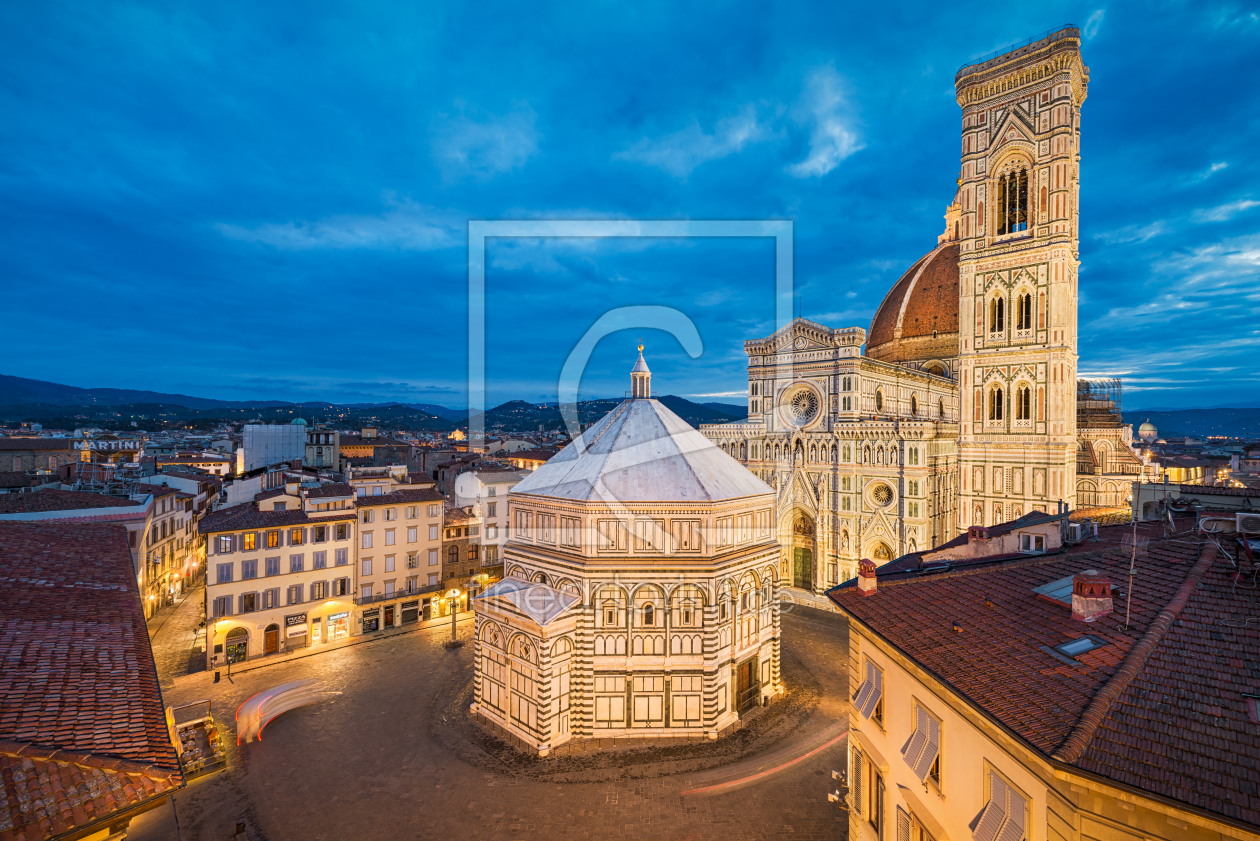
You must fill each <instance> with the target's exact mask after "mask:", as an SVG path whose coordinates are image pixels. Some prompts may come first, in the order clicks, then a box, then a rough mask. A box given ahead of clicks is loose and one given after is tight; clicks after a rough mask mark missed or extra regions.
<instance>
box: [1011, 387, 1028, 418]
mask: <svg viewBox="0 0 1260 841" xmlns="http://www.w3.org/2000/svg"><path fill="white" fill-rule="evenodd" d="M1015 420H1020V421H1026V420H1032V389H1031V388H1029V387H1028V386H1024V387H1023V388H1020V389H1019V390H1017V391H1016V392H1015Z"/></svg>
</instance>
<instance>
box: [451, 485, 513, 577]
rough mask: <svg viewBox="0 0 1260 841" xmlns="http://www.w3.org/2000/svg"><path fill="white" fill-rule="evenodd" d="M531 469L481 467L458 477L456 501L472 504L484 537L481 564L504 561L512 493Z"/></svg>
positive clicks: (461, 503)
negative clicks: (509, 500)
mask: <svg viewBox="0 0 1260 841" xmlns="http://www.w3.org/2000/svg"><path fill="white" fill-rule="evenodd" d="M528 475H529V473H528V471H523V470H521V471H518V470H506V469H504V468H502V467H499V466H494V467H478V468H474V469H472V470H469V471H467V472H465V473H461V474H459V475H458V476H456V477H455V503H456V505H459V506H461V507H462V506H471V507H472V509H473V513H474V514H475V515H476V519H477V525H478V526H479V527H480V533H481V534H480V536H481V550H480V554H481V563H482V565H483V566H486V567H494V566H501V565H502V564H503V545H504V544H505V543H507V538H508V532H509V529H508V510H507V509H508V493H509V492H510V491H511V490H512V488H514V487H516V485H517V483H518V482H520V481H521V480H522V479H524V478H525V477H526V476H528Z"/></svg>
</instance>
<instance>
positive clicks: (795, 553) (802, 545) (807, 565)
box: [792, 511, 815, 590]
mask: <svg viewBox="0 0 1260 841" xmlns="http://www.w3.org/2000/svg"><path fill="white" fill-rule="evenodd" d="M814 537H815V529H814V520H813V518H812V517H810V516H809V515H808V514H805V513H803V512H800V511H798V512H796V513H795V514H794V515H793V517H792V586H793V587H797V588H799V589H801V590H812V589H813V588H814V548H815V547H814Z"/></svg>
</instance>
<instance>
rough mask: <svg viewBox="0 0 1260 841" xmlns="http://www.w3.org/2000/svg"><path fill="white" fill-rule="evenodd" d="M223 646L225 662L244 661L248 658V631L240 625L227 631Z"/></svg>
mask: <svg viewBox="0 0 1260 841" xmlns="http://www.w3.org/2000/svg"><path fill="white" fill-rule="evenodd" d="M225 648H226V651H225V653H226V655H227V662H229V663H244V662H245V660H246V659H248V658H249V631H247V630H245V629H244V628H240V627H237V628H233V629H232V630H230V631H228V634H227V642H226V646H225Z"/></svg>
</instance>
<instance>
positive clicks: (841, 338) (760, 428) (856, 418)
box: [701, 27, 1128, 591]
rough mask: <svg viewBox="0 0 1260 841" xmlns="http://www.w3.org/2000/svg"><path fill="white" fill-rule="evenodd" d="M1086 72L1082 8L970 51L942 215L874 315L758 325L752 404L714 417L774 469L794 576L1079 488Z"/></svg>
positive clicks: (818, 579)
mask: <svg viewBox="0 0 1260 841" xmlns="http://www.w3.org/2000/svg"><path fill="white" fill-rule="evenodd" d="M1088 82H1089V70H1088V68H1087V67H1086V66H1085V65H1084V64H1083V63H1082V60H1081V54H1080V32H1079V30H1077V29H1076V28H1074V27H1066V28H1064V29H1061V30H1059V31H1057V32H1053V33H1051V34H1049V35H1048V36H1047V37H1045V38H1043V39H1041V40H1040V41H1037V42H1035V43H1031V44H1028V45H1026V46H1023V47H1020V48H1019V49H1016V50H1013V51H1011V52H1008V53H1006V54H1004V55H1000V56H997V57H996V58H993V59H990V60H987V61H984V62H980V63H977V64H973V65H969V66H967V67H964V68H963V69H962V70H960V71H959V72H958V75H957V76H956V78H955V87H956V94H957V101H958V104H959V107H960V108H961V110H962V125H961V169H960V177H959V182H958V184H959V186H958V190H957V192H956V194H955V196H954V199H953V202H952V203H951V204H950V206H949V207H948V208H947V210H946V213H945V222H946V224H945V231H944V233H942V234H941V235H940V236H939V237H938V241H937V244H936V247H935V248H933V249H932V250H931V251H930V252H928V253H927V254H926V255H925V256H924V257H922V258H921V259H920V260H918V261H917V262H916V263H915V264H914V265H912V266H911V267H910V269H909V270H908V271H907V272H906V273H905V274H904V275H903V276H902V277H901V278H900V279H899V280H898V281H897V282H896V283H895V284H894V285H893V287H892V289H891V290H890V291H889V293H888V295H887V296H886V297H885V298H884V301H883V302H882V303H881V304H880V306H879V308H878V309H877V310H876V312H875V316H874V318H873V319H872V321H871V327H870V331H869V333H867V332H866V331H864V330H863V329H862V328H859V327H850V328H845V329H839V330H831V329H828V328H827V327H824V326H822V325H817V324H813V323H812V322H808V321H804V320H801V319H797V320H796V321H795V322H793V323H792V324H791V325H789V326H788V327H786V328H784V329H783V330H780V331H779V332H778V333H776V334H774V335H773V336H770V337H768V338H765V339H760V340H755V341H750V342H746V343H745V351H746V352H747V354H748V420H747V422H744V423H737V424H725V425H711V426H708V425H707V426H704V427H702V428H701V431H702V432H703V433H704V434H705V435H706V436H708V437H709V438H710V439H711V440H713V441H714V442H715V443H717V444H718V445H719V446H721V447H723V449H725V450H726V452H728V453H730V454H731V455H733V456H735V457H736V458H739V459H740V460H741V461H742V462H743V463H744V464H745V465H746V466H747V467H748V468H749V469H750V470H752V471H753V472H754V473H756V474H757V475H758V476H759V477H760V478H762V479H763V480H764V481H766V482H767V483H768V484H770V485H771V486H772V487H774V488H775V491H776V493H777V495H778V503H779V511H780V522H779V524H778V528H779V539H780V544H781V558H780V569H781V575H783V576H784V580H785V583H788V584H792V585H794V586H797V587H801V588H803V589H811V590H814V591H821V590H823V589H826V588H828V587H830V586H833V585H834V584H837V583H839V582H840V581H843V580H846V579H848V578H851V577H853V576H854V575H856V572H857V563H858V561H859V560H860V559H861V558H863V557H867V558H872V559H873V560H875V561H876V563H882V562H884V561H886V560H891V559H892V558H895V557H898V556H899V555H902V554H905V553H907V552H913V551H916V550H917V549H928V548H932V547H933V546H936V545H938V544H939V543H943V542H945V541H947V540H950V539H952V538H953V537H954V536H955V535H956V534H957V533H958V532H959V531H960V530H962V529H966V528H968V527H969V526H983V525H993V524H997V523H1003V522H1007V521H1009V520H1012V519H1015V518H1016V517H1019V516H1021V515H1023V514H1026V513H1028V512H1030V511H1047V512H1048V511H1052V510H1055V509H1056V507H1057V506H1058V504H1059V503H1060V502H1063V503H1065V504H1066V505H1067V506H1069V507H1071V508H1075V507H1076V504H1077V498H1076V497H1077V487H1078V484H1077V475H1076V474H1077V465H1078V457H1079V455H1078V454H1079V453H1080V452H1082V450H1089V451H1091V452H1092V451H1093V450H1094V449H1097V448H1098V446H1099V445H1097V444H1093V443H1091V444H1089V445H1088V446H1085V447H1082V446H1081V445H1080V443H1079V442H1078V429H1077V377H1076V370H1077V315H1076V308H1077V279H1078V267H1079V264H1080V263H1079V258H1078V242H1079V221H1078V207H1079V192H1078V189H1079V166H1080V131H1081V129H1080V120H1081V104H1082V103H1083V102H1084V100H1085V96H1086V88H1087V86H1088ZM1117 411H1118V410H1117ZM1090 438H1091V441H1092V440H1093V439H1098V438H1100V436H1099V435H1096V434H1091V435H1090ZM1101 446H1102V447H1104V448H1105V447H1106V446H1108V445H1107V444H1105V443H1104V444H1103V445H1101ZM1127 469H1128V468H1126V470H1127ZM1091 481H1092V480H1091ZM1096 485H1097V483H1096V482H1095V483H1093V484H1089V485H1088V487H1089V488H1094V487H1096ZM1114 487H1119V485H1118V484H1117V485H1115V486H1114ZM1113 495H1114V492H1113ZM1110 498H1111V497H1110V496H1108V497H1107V499H1110ZM1101 500H1102V497H1101V496H1093V495H1092V494H1091V499H1090V500H1089V501H1090V502H1091V503H1092V502H1094V501H1101Z"/></svg>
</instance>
